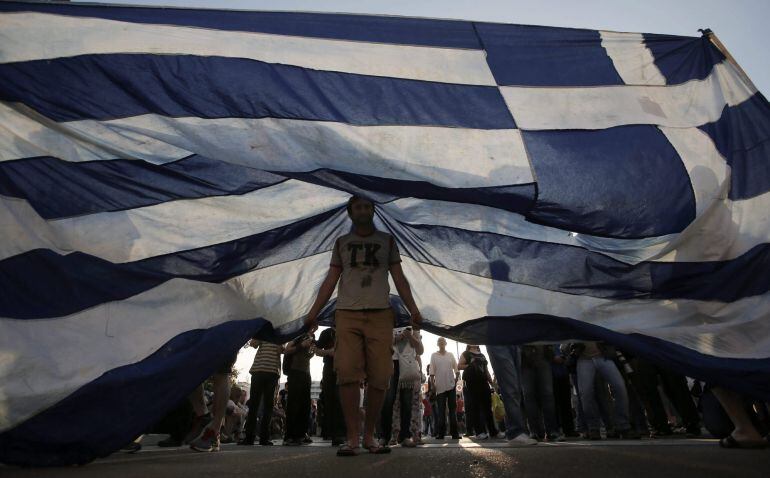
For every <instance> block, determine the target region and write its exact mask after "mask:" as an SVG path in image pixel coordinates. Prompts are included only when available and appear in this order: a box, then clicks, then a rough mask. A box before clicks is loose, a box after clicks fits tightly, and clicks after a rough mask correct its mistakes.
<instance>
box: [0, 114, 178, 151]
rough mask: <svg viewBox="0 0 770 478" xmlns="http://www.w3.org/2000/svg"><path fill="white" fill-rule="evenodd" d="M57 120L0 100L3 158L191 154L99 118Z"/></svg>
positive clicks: (0, 135) (0, 140)
mask: <svg viewBox="0 0 770 478" xmlns="http://www.w3.org/2000/svg"><path fill="white" fill-rule="evenodd" d="M78 126H79V128H78V129H79V130H80V131H83V133H82V134H81V133H79V132H78V131H76V130H75V129H73V128H71V127H70V126H69V124H68V123H56V122H54V121H51V120H49V119H47V118H45V117H43V116H41V115H39V114H37V113H36V112H35V111H33V110H32V109H31V108H29V107H27V106H25V105H22V104H19V103H5V102H2V101H0V161H10V160H14V159H21V158H34V157H38V156H51V157H54V158H59V159H63V160H65V161H72V162H80V161H98V160H107V159H116V158H123V159H142V160H145V161H149V162H151V163H155V164H162V163H167V162H170V161H176V160H177V159H180V158H184V157H186V156H189V155H190V154H191V153H190V152H189V151H185V150H183V149H181V148H177V147H175V146H172V145H170V144H168V143H165V142H163V141H160V140H157V139H153V138H151V137H149V136H146V135H140V134H135V133H131V132H130V131H115V130H112V129H110V127H109V126H108V125H103V124H100V123H99V122H98V121H92V120H86V121H80V122H78Z"/></svg>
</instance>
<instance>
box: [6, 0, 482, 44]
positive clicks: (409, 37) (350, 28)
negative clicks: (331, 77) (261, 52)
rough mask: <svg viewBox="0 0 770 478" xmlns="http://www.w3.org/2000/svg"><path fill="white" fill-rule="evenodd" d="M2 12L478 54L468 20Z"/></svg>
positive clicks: (170, 11) (166, 11)
mask: <svg viewBox="0 0 770 478" xmlns="http://www.w3.org/2000/svg"><path fill="white" fill-rule="evenodd" d="M0 12H40V13H52V14H56V15H71V16H81V17H91V18H103V19H107V20H118V21H124V22H133V23H150V24H162V25H178V26H189V27H200V28H210V29H215V30H230V31H242V32H256V33H273V34H278V35H293V36H302V37H314V38H328V39H337V40H352V41H363V42H376V43H393V44H403V45H422V46H435V47H447V48H465V49H474V50H480V49H481V46H480V44H479V41H478V38H477V37H476V34H475V32H474V31H473V24H472V23H471V22H467V21H456V20H432V19H426V18H407V17H388V16H376V15H353V14H334V13H299V12H256V11H235V10H230V11H227V10H213V9H192V8H169V7H163V8H146V7H129V6H119V5H110V6H107V5H63V4H34V3H28V2H0Z"/></svg>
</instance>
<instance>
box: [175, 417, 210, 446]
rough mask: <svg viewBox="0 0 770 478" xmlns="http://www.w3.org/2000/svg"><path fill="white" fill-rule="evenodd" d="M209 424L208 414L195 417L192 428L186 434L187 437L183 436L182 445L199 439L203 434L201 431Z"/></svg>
mask: <svg viewBox="0 0 770 478" xmlns="http://www.w3.org/2000/svg"><path fill="white" fill-rule="evenodd" d="M209 423H211V414H210V413H207V414H205V415H201V416H199V417H195V418H194V419H193V422H192V426H191V427H190V431H189V432H187V435H185V437H184V439H183V440H182V443H184V444H185V445H187V444H190V443H192V441H193V440H195V439H196V438H199V437H200V435H201V433H203V430H204V429H205V428H206V427H207V426H208V424H209Z"/></svg>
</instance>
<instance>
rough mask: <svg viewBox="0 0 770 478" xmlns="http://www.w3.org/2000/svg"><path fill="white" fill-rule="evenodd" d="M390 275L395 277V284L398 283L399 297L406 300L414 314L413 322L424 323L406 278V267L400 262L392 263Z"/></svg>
mask: <svg viewBox="0 0 770 478" xmlns="http://www.w3.org/2000/svg"><path fill="white" fill-rule="evenodd" d="M390 275H391V277H393V284H395V285H396V291H397V292H398V295H399V297H401V300H403V301H404V305H406V308H407V309H408V310H409V314H410V315H411V316H412V323H413V324H415V325H419V324H420V323H422V314H420V309H418V308H417V304H415V302H414V297H412V289H411V287H409V281H408V280H406V276H405V275H404V269H402V268H401V263H400V262H397V263H395V264H391V265H390Z"/></svg>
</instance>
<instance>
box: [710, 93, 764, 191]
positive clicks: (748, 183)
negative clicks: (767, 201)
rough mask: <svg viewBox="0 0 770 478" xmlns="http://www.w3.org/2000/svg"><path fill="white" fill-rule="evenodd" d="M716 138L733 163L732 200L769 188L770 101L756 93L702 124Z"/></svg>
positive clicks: (727, 158)
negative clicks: (718, 116)
mask: <svg viewBox="0 0 770 478" xmlns="http://www.w3.org/2000/svg"><path fill="white" fill-rule="evenodd" d="M700 129H701V130H702V131H704V132H705V133H706V134H708V135H709V136H710V137H711V139H713V140H714V144H715V145H716V147H717V149H718V150H719V153H720V154H721V155H722V156H724V157H725V159H726V160H727V163H728V164H729V165H730V183H731V184H730V199H733V200H740V199H748V198H752V197H755V196H759V195H760V194H764V193H766V192H768V191H770V161H768V158H770V103H768V101H767V99H765V97H764V96H762V93H757V94H755V95H754V96H752V97H751V98H749V99H748V100H746V101H744V102H743V103H741V104H739V105H736V106H725V109H724V110H723V111H722V116H721V117H720V118H719V119H718V120H717V121H715V122H713V123H708V124H705V125H703V126H701V127H700Z"/></svg>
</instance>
